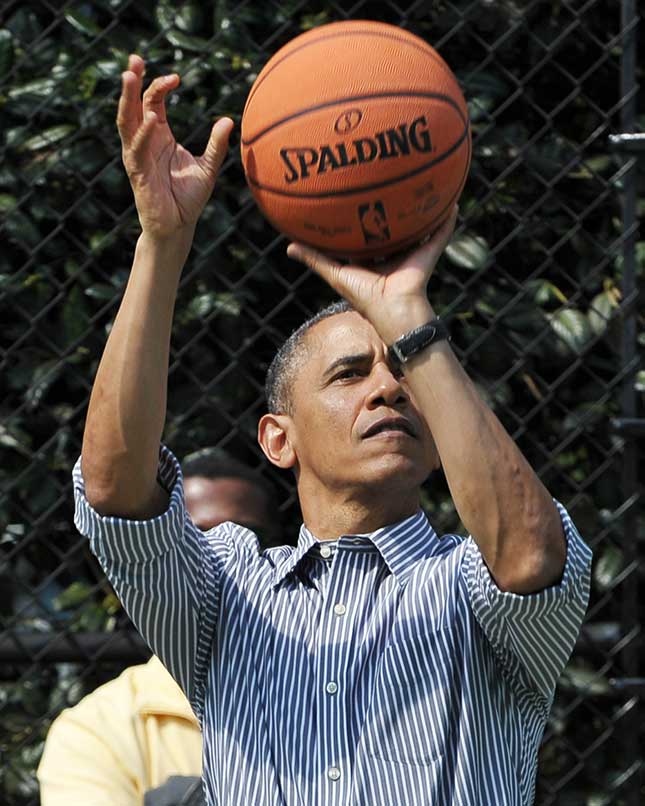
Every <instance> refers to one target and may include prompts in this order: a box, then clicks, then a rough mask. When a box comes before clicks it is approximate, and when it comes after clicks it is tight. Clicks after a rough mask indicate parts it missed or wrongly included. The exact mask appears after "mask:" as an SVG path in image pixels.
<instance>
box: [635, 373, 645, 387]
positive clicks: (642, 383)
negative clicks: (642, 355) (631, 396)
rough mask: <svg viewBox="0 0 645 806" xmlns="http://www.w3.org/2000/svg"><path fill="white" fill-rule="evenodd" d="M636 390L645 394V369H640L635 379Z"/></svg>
mask: <svg viewBox="0 0 645 806" xmlns="http://www.w3.org/2000/svg"><path fill="white" fill-rule="evenodd" d="M634 389H635V390H636V391H637V392H645V369H639V370H638V372H637V373H636V378H635V379H634Z"/></svg>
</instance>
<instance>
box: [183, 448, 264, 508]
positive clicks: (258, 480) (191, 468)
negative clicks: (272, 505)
mask: <svg viewBox="0 0 645 806" xmlns="http://www.w3.org/2000/svg"><path fill="white" fill-rule="evenodd" d="M181 470H182V474H183V476H184V478H185V479H187V478H191V477H194V476H202V477H203V478H206V479H211V480H213V479H231V478H233V479H242V480H244V481H248V482H250V483H251V484H254V485H255V486H256V487H257V488H258V489H260V490H262V492H263V493H264V494H265V496H266V497H267V499H268V501H269V502H272V501H273V500H274V499H275V490H274V489H273V485H272V484H270V483H269V482H268V481H267V479H265V478H264V476H261V475H260V473H259V472H258V471H257V470H253V468H251V467H249V466H248V465H245V464H244V463H243V462H240V461H239V460H238V459H235V458H233V457H232V456H231V455H230V454H228V453H227V452H226V451H225V450H224V449H223V448H216V447H207V448H200V449H199V450H197V451H194V452H193V453H189V454H188V455H187V456H185V457H184V460H183V461H182V463H181Z"/></svg>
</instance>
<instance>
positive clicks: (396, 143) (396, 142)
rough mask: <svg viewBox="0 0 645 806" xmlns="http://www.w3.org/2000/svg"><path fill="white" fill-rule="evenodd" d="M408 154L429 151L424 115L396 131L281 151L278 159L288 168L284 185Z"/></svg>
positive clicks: (426, 124) (429, 145)
mask: <svg viewBox="0 0 645 806" xmlns="http://www.w3.org/2000/svg"><path fill="white" fill-rule="evenodd" d="M411 151H419V152H421V153H422V154H426V153H428V152H429V151H432V140H431V139H430V131H429V130H428V122H427V120H426V118H425V116H422V117H418V118H415V119H414V120H413V121H412V123H409V124H408V123H403V124H401V125H400V126H397V128H395V129H385V130H384V131H382V132H377V133H376V134H375V135H374V136H373V137H359V138H357V139H355V140H351V141H350V142H349V143H335V144H333V145H331V144H330V145H323V146H318V147H317V148H313V147H302V146H301V147H299V148H281V149H280V157H281V158H282V160H283V162H284V164H285V165H286V166H287V173H285V175H284V179H285V182H287V184H293V182H301V181H302V180H304V179H307V177H309V176H310V175H311V174H313V173H316V174H324V173H326V172H327V171H338V170H340V169H341V168H349V167H350V166H351V165H362V164H363V163H365V162H374V160H386V159H392V158H400V157H405V156H406V155H408V154H410V153H411Z"/></svg>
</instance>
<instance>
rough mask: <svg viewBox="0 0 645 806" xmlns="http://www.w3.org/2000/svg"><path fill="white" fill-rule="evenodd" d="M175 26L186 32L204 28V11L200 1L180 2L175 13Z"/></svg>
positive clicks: (194, 32)
mask: <svg viewBox="0 0 645 806" xmlns="http://www.w3.org/2000/svg"><path fill="white" fill-rule="evenodd" d="M175 24H176V25H177V28H179V29H180V30H182V31H183V32H184V33H186V34H196V33H197V32H198V31H202V30H203V28H204V13H203V11H202V6H201V4H200V3H196V2H194V0H191V2H186V3H182V4H181V5H180V7H179V8H178V9H177V12H176V14H175Z"/></svg>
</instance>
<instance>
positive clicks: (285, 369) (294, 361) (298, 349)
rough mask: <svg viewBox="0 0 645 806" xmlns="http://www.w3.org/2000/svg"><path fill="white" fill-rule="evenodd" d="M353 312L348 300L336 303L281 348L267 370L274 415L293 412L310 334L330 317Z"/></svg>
mask: <svg viewBox="0 0 645 806" xmlns="http://www.w3.org/2000/svg"><path fill="white" fill-rule="evenodd" d="M353 310H354V308H353V307H352V305H351V304H350V303H349V302H347V300H344V299H341V300H338V301H337V302H332V304H331V305H327V307H326V308H323V309H322V310H320V311H318V313H316V314H314V315H313V316H312V317H310V318H309V319H307V321H306V322H303V323H302V324H301V325H300V327H298V328H297V329H296V330H294V332H293V333H292V334H291V335H290V336H289V338H288V339H287V340H286V341H285V342H284V344H283V345H282V347H280V349H279V350H278V352H277V353H276V354H275V357H274V359H273V361H272V362H271V366H270V367H269V369H268V371H267V375H266V381H265V386H264V391H265V395H266V401H267V407H268V409H269V411H270V412H271V414H291V413H292V398H291V394H292V390H293V381H294V378H295V374H296V370H297V369H298V367H299V366H300V362H301V360H302V358H303V355H304V346H305V336H306V335H307V333H308V332H309V331H310V330H311V328H312V327H313V326H314V325H317V324H318V322H322V321H323V319H329V317H330V316H337V315H338V314H339V313H350V312H351V311H353Z"/></svg>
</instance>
